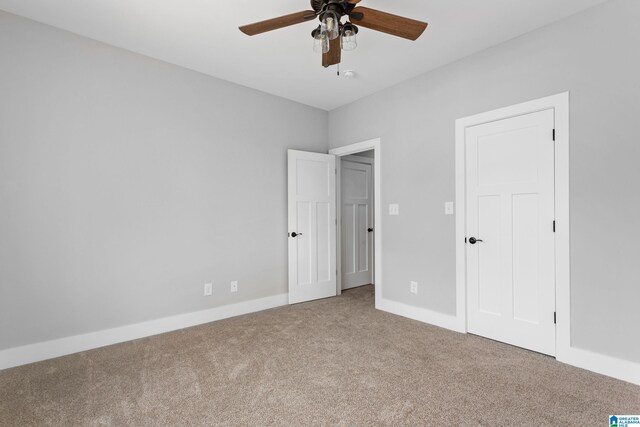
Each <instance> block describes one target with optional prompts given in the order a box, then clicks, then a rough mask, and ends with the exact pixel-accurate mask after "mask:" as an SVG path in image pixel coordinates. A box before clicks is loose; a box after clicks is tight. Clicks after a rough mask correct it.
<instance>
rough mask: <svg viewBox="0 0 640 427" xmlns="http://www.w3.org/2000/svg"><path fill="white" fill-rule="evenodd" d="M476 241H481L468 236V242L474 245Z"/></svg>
mask: <svg viewBox="0 0 640 427" xmlns="http://www.w3.org/2000/svg"><path fill="white" fill-rule="evenodd" d="M476 242H482V240H480V239H476V238H475V237H470V238H469V243H471V244H472V245H475V244H476Z"/></svg>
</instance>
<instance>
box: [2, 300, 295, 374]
mask: <svg viewBox="0 0 640 427" xmlns="http://www.w3.org/2000/svg"><path fill="white" fill-rule="evenodd" d="M287 304H288V295H287V294H279V295H274V296H270V297H265V298H259V299H254V300H250V301H244V302H239V303H236V304H229V305H223V306H221V307H215V308H211V309H208V310H202V311H195V312H192V313H186V314H179V315H177V316H171V317H164V318H161V319H156V320H150V321H147V322H142V323H135V324H132V325H126V326H121V327H118V328H112V329H105V330H102V331H98V332H90V333H87V334H82V335H74V336H71V337H66V338H60V339H56V340H52V341H45V342H40V343H36V344H30V345H25V346H22V347H14V348H10V349H7V350H2V351H0V370H2V369H8V368H12V367H14V366H20V365H26V364H27V363H33V362H39V361H41V360H46V359H53V358H55V357H60V356H66V355H68V354H73V353H78V352H81V351H87V350H92V349H94V348H99V347H104V346H107V345H112V344H118V343H121V342H125V341H131V340H135V339H139V338H144V337H148V336H151V335H157V334H162V333H165V332H171V331H175V330H178V329H183V328H188V327H191V326H196V325H201V324H203V323H209V322H214V321H216V320H221V319H226V318H229V317H234V316H240V315H242V314H247V313H254V312H257V311H262V310H267V309H270V308H274V307H280V306H283V305H287Z"/></svg>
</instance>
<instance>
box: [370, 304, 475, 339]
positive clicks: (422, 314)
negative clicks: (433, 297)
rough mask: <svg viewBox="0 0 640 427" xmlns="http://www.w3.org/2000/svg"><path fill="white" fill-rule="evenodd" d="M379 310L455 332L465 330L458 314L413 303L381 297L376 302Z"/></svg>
mask: <svg viewBox="0 0 640 427" xmlns="http://www.w3.org/2000/svg"><path fill="white" fill-rule="evenodd" d="M376 308H377V309H378V310H382V311H386V312H389V313H393V314H397V315H398V316H403V317H408V318H409V319H413V320H417V321H419V322H423V323H429V324H431V325H435V326H439V327H441V328H445V329H450V330H452V331H455V332H465V331H464V330H461V329H460V324H459V323H460V322H459V320H458V318H457V317H456V316H453V315H450V314H444V313H439V312H437V311H432V310H427V309H426V308H420V307H414V306H412V305H408V304H403V303H401V302H397V301H391V300H388V299H385V298H380V300H379V301H377V302H376Z"/></svg>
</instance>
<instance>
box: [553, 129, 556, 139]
mask: <svg viewBox="0 0 640 427" xmlns="http://www.w3.org/2000/svg"><path fill="white" fill-rule="evenodd" d="M553 140H554V141H555V140H556V130H555V129H554V130H553Z"/></svg>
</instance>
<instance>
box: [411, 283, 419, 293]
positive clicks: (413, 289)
mask: <svg viewBox="0 0 640 427" xmlns="http://www.w3.org/2000/svg"><path fill="white" fill-rule="evenodd" d="M410 290H411V293H412V294H417V293H418V282H411V287H410Z"/></svg>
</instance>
